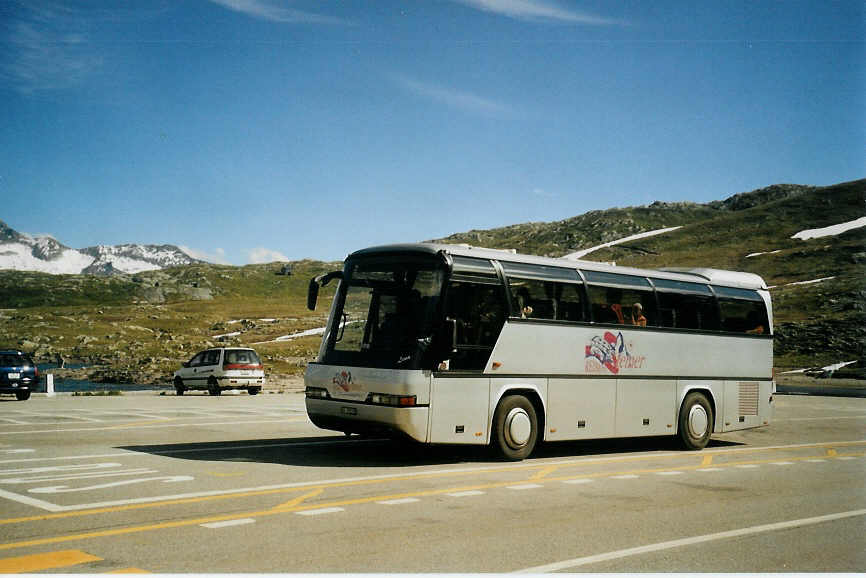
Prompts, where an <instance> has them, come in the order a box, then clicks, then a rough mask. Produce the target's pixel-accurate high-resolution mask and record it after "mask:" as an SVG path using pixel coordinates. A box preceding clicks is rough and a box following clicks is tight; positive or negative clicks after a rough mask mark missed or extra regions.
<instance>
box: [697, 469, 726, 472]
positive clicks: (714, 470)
mask: <svg viewBox="0 0 866 578" xmlns="http://www.w3.org/2000/svg"><path fill="white" fill-rule="evenodd" d="M722 469H723V468H698V469H697V470H695V471H696V472H721V471H722Z"/></svg>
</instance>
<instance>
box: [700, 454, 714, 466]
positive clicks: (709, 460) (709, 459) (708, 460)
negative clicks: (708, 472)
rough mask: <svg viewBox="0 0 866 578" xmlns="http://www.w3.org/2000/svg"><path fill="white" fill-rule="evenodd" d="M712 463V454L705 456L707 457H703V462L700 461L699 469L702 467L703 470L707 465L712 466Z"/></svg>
mask: <svg viewBox="0 0 866 578" xmlns="http://www.w3.org/2000/svg"><path fill="white" fill-rule="evenodd" d="M712 463H713V455H712V454H707V455H705V456H704V459H703V461H701V467H702V468H705V467H707V466H709V465H712Z"/></svg>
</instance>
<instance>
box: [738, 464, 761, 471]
mask: <svg viewBox="0 0 866 578" xmlns="http://www.w3.org/2000/svg"><path fill="white" fill-rule="evenodd" d="M734 467H735V468H740V469H741V470H753V469H755V468H759V467H761V466H759V465H758V464H740V465H738V466H734Z"/></svg>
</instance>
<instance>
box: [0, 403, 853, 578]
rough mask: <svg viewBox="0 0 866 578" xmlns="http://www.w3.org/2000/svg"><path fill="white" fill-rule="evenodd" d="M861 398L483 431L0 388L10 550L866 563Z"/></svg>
mask: <svg viewBox="0 0 866 578" xmlns="http://www.w3.org/2000/svg"><path fill="white" fill-rule="evenodd" d="M864 422H866V400H863V399H856V398H853V399H852V398H841V397H823V396H808V397H807V396H786V395H783V396H777V401H776V415H775V417H774V421H773V423H772V424H771V425H770V426H769V427H765V428H760V429H756V430H748V431H743V432H736V433H731V434H721V435H716V436H714V438H713V441H712V443H711V445H710V446H709V447H708V448H707V449H705V450H703V451H701V452H684V451H680V450H678V449H677V448H676V446H675V444H673V443H672V442H671V440H668V439H665V438H648V439H640V440H607V441H597V442H580V443H558V444H546V445H544V446H542V447H541V448H539V450H538V451H537V452H536V454H535V455H533V457H532V458H531V459H528V460H526V461H524V462H519V463H507V462H501V461H499V460H498V459H497V458H496V457H495V455H494V454H493V453H491V452H489V451H487V450H486V449H485V448H479V447H458V446H439V447H429V446H419V445H415V444H409V443H404V442H394V441H389V440H383V439H375V438H360V437H357V436H353V437H351V438H346V437H344V436H342V435H334V434H333V433H332V432H327V431H323V430H318V429H316V428H315V427H314V426H312V424H310V423H309V421H308V420H307V418H306V415H305V412H304V409H303V395H302V394H298V393H292V394H284V395H260V396H247V395H239V396H220V397H209V396H204V395H202V396H195V395H187V396H183V397H176V396H173V395H167V396H157V395H152V394H151V395H148V394H138V395H124V396H119V397H72V396H57V397H54V398H45V397H34V398H32V399H31V400H29V401H27V402H17V401H14V398H8V399H7V398H2V399H0V505H2V512H3V513H2V517H0V569H5V570H7V571H13V572H30V571H46V572H47V571H52V572H63V573H76V572H84V573H100V572H113V571H127V572H132V571H146V572H161V573H167V572H513V571H529V572H548V571H550V572H555V571H564V572H572V571H592V572H607V571H616V572H631V571H653V572H666V571H680V572H698V571H711V572H764V571H788V572H793V571H834V572H835V571H857V572H862V571H863V570H864V569H866V555H864V551H866V548H864V546H866V544H864V538H863V536H866V532H864V530H866V517H864V515H866V491H864V486H863V483H862V480H863V474H864V473H866V458H864V455H866V435H864V433H866V432H864Z"/></svg>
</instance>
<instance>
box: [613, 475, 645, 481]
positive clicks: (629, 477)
mask: <svg viewBox="0 0 866 578" xmlns="http://www.w3.org/2000/svg"><path fill="white" fill-rule="evenodd" d="M639 477H640V476H639V475H637V474H622V475H619V476H611V479H613V480H636V479H638V478H639Z"/></svg>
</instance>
